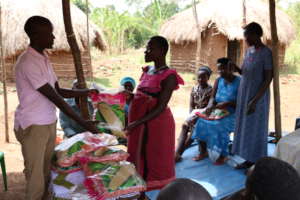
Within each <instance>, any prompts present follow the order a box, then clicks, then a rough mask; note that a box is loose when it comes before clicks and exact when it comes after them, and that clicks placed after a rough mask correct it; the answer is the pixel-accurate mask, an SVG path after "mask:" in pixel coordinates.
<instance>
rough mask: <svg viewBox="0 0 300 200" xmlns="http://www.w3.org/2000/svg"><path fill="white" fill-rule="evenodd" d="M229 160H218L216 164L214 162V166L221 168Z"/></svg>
mask: <svg viewBox="0 0 300 200" xmlns="http://www.w3.org/2000/svg"><path fill="white" fill-rule="evenodd" d="M227 160H228V158H225V157H224V158H218V159H217V160H216V162H214V165H217V166H220V165H224V164H225V163H226V161H227Z"/></svg>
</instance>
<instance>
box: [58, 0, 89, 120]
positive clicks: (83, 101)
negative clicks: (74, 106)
mask: <svg viewBox="0 0 300 200" xmlns="http://www.w3.org/2000/svg"><path fill="white" fill-rule="evenodd" d="M62 6H63V15H64V24H65V31H66V35H67V40H68V43H69V45H70V48H71V51H72V55H73V60H74V64H75V69H76V76H77V80H78V84H79V85H78V86H79V88H80V89H85V88H86V83H85V79H84V73H83V68H82V62H81V53H80V49H79V47H78V44H77V41H76V37H75V34H74V32H73V27H72V19H71V12H70V0H62ZM79 100H80V101H79V106H80V111H81V115H82V117H83V118H84V119H85V120H89V119H90V117H89V111H88V105H87V98H86V97H81V98H80V99H79Z"/></svg>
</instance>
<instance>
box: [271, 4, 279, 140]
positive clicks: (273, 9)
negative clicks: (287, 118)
mask: <svg viewBox="0 0 300 200" xmlns="http://www.w3.org/2000/svg"><path fill="white" fill-rule="evenodd" d="M269 9H270V25H271V36H272V53H273V66H274V67H273V73H274V77H273V89H274V109H275V134H276V139H277V141H278V140H279V139H280V138H281V131H282V130H281V111H280V82H279V62H278V35H277V25H276V3H275V0H269Z"/></svg>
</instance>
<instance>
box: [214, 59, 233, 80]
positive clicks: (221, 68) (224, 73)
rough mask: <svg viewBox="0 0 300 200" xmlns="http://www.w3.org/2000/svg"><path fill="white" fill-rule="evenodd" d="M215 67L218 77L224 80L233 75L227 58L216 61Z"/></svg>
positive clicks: (231, 66)
mask: <svg viewBox="0 0 300 200" xmlns="http://www.w3.org/2000/svg"><path fill="white" fill-rule="evenodd" d="M217 67H218V72H219V74H220V76H221V77H222V78H224V79H227V78H230V77H231V76H232V75H233V73H234V66H233V65H232V64H231V60H230V59H229V58H219V59H218V60H217Z"/></svg>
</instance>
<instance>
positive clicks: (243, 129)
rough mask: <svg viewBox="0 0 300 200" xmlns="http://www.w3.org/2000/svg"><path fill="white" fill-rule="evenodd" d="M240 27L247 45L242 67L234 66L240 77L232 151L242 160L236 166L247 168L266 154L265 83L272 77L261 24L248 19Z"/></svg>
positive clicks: (267, 85)
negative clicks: (242, 27)
mask: <svg viewBox="0 0 300 200" xmlns="http://www.w3.org/2000/svg"><path fill="white" fill-rule="evenodd" d="M244 30H245V31H244V37H245V40H246V42H247V44H248V46H249V48H248V49H247V51H246V55H245V58H244V62H243V65H242V68H241V69H238V68H237V70H238V71H239V72H240V73H241V75H242V79H241V84H240V88H239V92H238V100H237V112H236V128H235V137H234V143H233V153H234V154H236V155H239V156H241V157H242V158H244V159H245V160H246V161H245V162H244V163H242V164H240V165H238V166H237V167H236V168H237V169H242V168H249V167H251V166H252V165H253V164H254V163H255V162H256V161H257V160H258V159H260V158H261V157H264V156H267V144H268V141H267V138H268V124H269V110H270V91H269V86H270V84H271V81H272V78H273V61H272V52H271V50H270V49H269V48H268V47H267V46H265V45H264V44H263V43H262V41H261V37H262V35H263V30H262V28H261V26H260V25H259V24H257V23H255V22H252V23H250V24H248V25H247V26H246V27H245V28H244Z"/></svg>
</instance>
